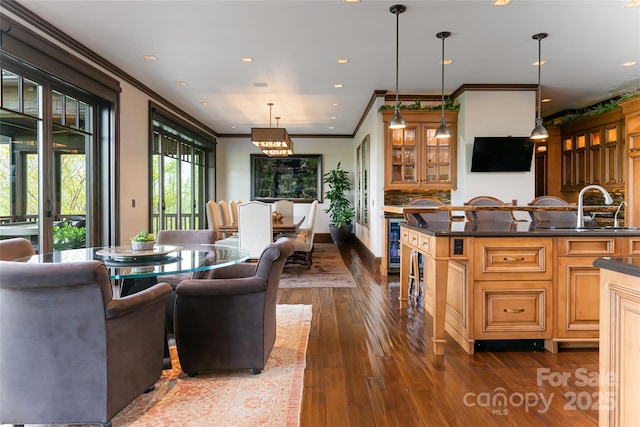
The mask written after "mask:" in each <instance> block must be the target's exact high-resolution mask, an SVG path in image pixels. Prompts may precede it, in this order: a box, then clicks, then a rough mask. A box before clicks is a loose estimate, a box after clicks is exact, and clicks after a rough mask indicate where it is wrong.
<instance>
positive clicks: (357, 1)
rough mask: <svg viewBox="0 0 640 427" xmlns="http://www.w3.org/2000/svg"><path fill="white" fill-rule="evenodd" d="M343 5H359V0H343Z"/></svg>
mask: <svg viewBox="0 0 640 427" xmlns="http://www.w3.org/2000/svg"><path fill="white" fill-rule="evenodd" d="M344 2H345V3H360V0H344Z"/></svg>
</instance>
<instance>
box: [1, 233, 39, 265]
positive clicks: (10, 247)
mask: <svg viewBox="0 0 640 427" xmlns="http://www.w3.org/2000/svg"><path fill="white" fill-rule="evenodd" d="M35 254H36V251H35V250H34V249H33V245H32V244H31V242H30V241H28V240H27V239H25V238H23V237H15V238H12V239H5V240H0V261H12V260H14V259H18V258H23V257H27V256H31V255H35Z"/></svg>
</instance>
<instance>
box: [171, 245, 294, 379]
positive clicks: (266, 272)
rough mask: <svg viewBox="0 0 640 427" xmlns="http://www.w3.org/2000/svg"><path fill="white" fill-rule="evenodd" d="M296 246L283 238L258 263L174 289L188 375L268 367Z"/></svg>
mask: <svg viewBox="0 0 640 427" xmlns="http://www.w3.org/2000/svg"><path fill="white" fill-rule="evenodd" d="M292 253H293V242H292V241H291V239H288V238H280V239H278V240H277V241H276V242H275V243H272V244H270V245H269V246H267V247H266V248H265V249H264V251H263V252H262V254H261V255H260V258H259V259H258V263H257V264H253V263H242V264H236V265H232V266H229V267H224V268H219V269H215V270H213V271H212V278H211V279H199V280H184V281H182V282H180V284H179V285H178V287H177V288H176V292H177V299H176V307H175V316H174V330H175V338H176V345H177V348H178V357H179V358H180V365H181V366H182V370H183V371H184V372H186V373H187V374H188V375H189V376H194V375H197V374H198V372H203V371H213V370H222V369H253V373H254V374H258V373H260V372H261V371H262V369H264V365H265V363H266V362H267V359H268V358H269V353H271V349H272V348H273V344H274V342H275V338H276V297H277V293H278V284H279V283H280V276H281V275H282V269H283V267H284V263H285V261H286V259H287V257H289V256H290V255H291V254H292Z"/></svg>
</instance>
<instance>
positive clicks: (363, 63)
mask: <svg viewBox="0 0 640 427" xmlns="http://www.w3.org/2000/svg"><path fill="white" fill-rule="evenodd" d="M19 3H20V4H22V5H23V6H25V7H26V8H28V9H30V10H31V11H33V12H34V13H36V14H37V15H39V16H40V17H42V18H43V19H45V20H47V21H48V22H49V23H51V24H53V25H54V26H56V27H57V28H58V29H60V30H62V31H63V32H65V33H67V34H68V35H70V36H71V37H73V38H74V39H76V40H77V41H78V42H80V43H82V44H83V45H85V46H86V47H88V48H89V49H91V50H92V51H94V52H96V53H97V54H99V55H100V56H102V57H103V58H105V59H106V60H107V61H109V62H111V63H113V64H114V65H116V66H117V67H119V68H120V69H122V70H124V71H126V72H127V73H128V74H129V75H131V76H133V77H134V78H135V79H137V80H139V81H140V82H142V83H143V84H145V85H146V86H147V87H149V88H150V89H151V90H153V91H154V92H156V93H157V94H159V95H161V96H162V97H163V98H165V99H167V100H169V101H170V102H171V103H173V104H174V105H176V106H177V107H179V108H180V109H182V110H183V111H185V112H187V113H188V114H190V115H191V116H193V117H194V118H196V119H198V120H199V121H201V122H202V123H204V124H205V125H207V126H208V127H210V128H211V129H213V130H214V131H215V132H216V133H218V134H223V135H225V134H242V135H246V134H248V133H250V130H251V128H252V127H269V125H270V122H269V117H270V116H269V114H270V113H269V107H268V106H267V103H269V102H272V103H274V106H273V112H272V117H276V116H279V117H281V119H280V121H279V126H280V127H285V128H287V130H288V131H289V133H290V134H292V136H295V135H296V134H297V135H323V136H329V135H342V136H344V135H352V134H353V133H354V132H355V130H356V129H357V126H358V123H359V121H360V119H361V118H362V116H363V113H364V112H365V110H366V108H367V105H368V103H369V101H370V100H371V97H372V95H373V94H374V91H376V90H387V91H389V93H395V78H396V76H395V59H396V51H395V47H396V16H395V15H394V14H392V13H391V12H390V11H389V8H390V6H392V5H394V4H396V3H398V2H397V1H375V0H361V2H360V3H347V2H345V1H343V0H321V1H310V0H302V1H292V0H290V1H266V0H262V1H243V0H235V1H216V0H200V1H187V0H174V1H149V0H147V1H131V0H129V1H115V0H111V1H104V0H91V1H68V0H50V1H42V0H19ZM401 3H402V4H404V5H406V6H407V11H406V12H405V13H403V14H401V15H400V16H399V24H400V26H399V43H400V49H399V52H398V54H399V75H398V78H399V93H400V94H411V95H416V94H424V95H439V94H440V90H441V65H440V60H441V55H442V52H441V48H442V42H441V40H440V39H438V38H437V37H436V33H438V32H440V31H450V32H451V33H452V35H451V37H449V38H447V39H446V40H445V57H446V58H447V59H452V60H453V62H452V63H451V64H450V65H446V66H445V87H444V90H445V94H448V93H451V92H452V91H454V90H456V89H457V88H459V87H460V86H461V85H463V84H492V83H493V84H535V83H537V78H538V68H537V67H536V66H534V65H532V64H533V63H534V62H536V61H537V59H538V42H537V41H536V40H533V39H532V37H531V36H532V35H533V34H536V33H539V32H546V33H548V34H549V36H548V38H546V39H544V40H543V41H542V59H543V61H546V63H545V64H544V65H543V67H542V69H541V75H542V95H543V98H551V101H550V102H548V103H544V104H543V106H542V114H543V116H549V115H552V114H554V113H557V112H560V111H562V110H565V109H576V108H583V107H586V106H589V105H592V104H594V103H597V102H600V101H602V100H605V99H609V98H611V97H614V96H617V95H620V94H623V93H626V92H629V91H634V90H638V89H639V88H640V7H623V6H624V5H625V4H626V3H628V0H620V1H616V0H601V1H593V0H581V1H578V0H564V1H563V0H556V1H552V0H548V1H545V0H532V1H525V0H512V1H511V3H509V4H508V5H507V6H500V7H498V6H492V1H491V0H472V1H463V0H446V1H435V0H429V1H413V0H405V1H403V2H401ZM144 55H154V56H156V57H157V58H158V60H157V61H148V60H145V59H144ZM242 57H252V58H253V59H254V62H253V63H244V62H242V61H241V58H242ZM338 58H348V59H349V62H348V64H338V63H337V59H338ZM627 62H636V63H637V64H635V65H633V66H626V67H625V66H621V64H623V63H627ZM176 81H183V82H186V86H178V85H176V84H175V82H176ZM337 83H340V84H342V85H343V87H342V88H334V84H337ZM202 102H207V103H208V105H206V106H203V105H201V103H202ZM333 104H338V105H337V106H335V105H333ZM271 125H272V126H273V127H275V126H276V121H275V119H274V118H272V122H271ZM532 126H533V119H532Z"/></svg>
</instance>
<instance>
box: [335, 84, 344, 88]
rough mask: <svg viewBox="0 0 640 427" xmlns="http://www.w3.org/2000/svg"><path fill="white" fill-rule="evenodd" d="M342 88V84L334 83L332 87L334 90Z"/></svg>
mask: <svg viewBox="0 0 640 427" xmlns="http://www.w3.org/2000/svg"><path fill="white" fill-rule="evenodd" d="M342 86H343V85H342V83H336V84H334V85H333V87H335V88H336V89H340V88H341V87H342Z"/></svg>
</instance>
